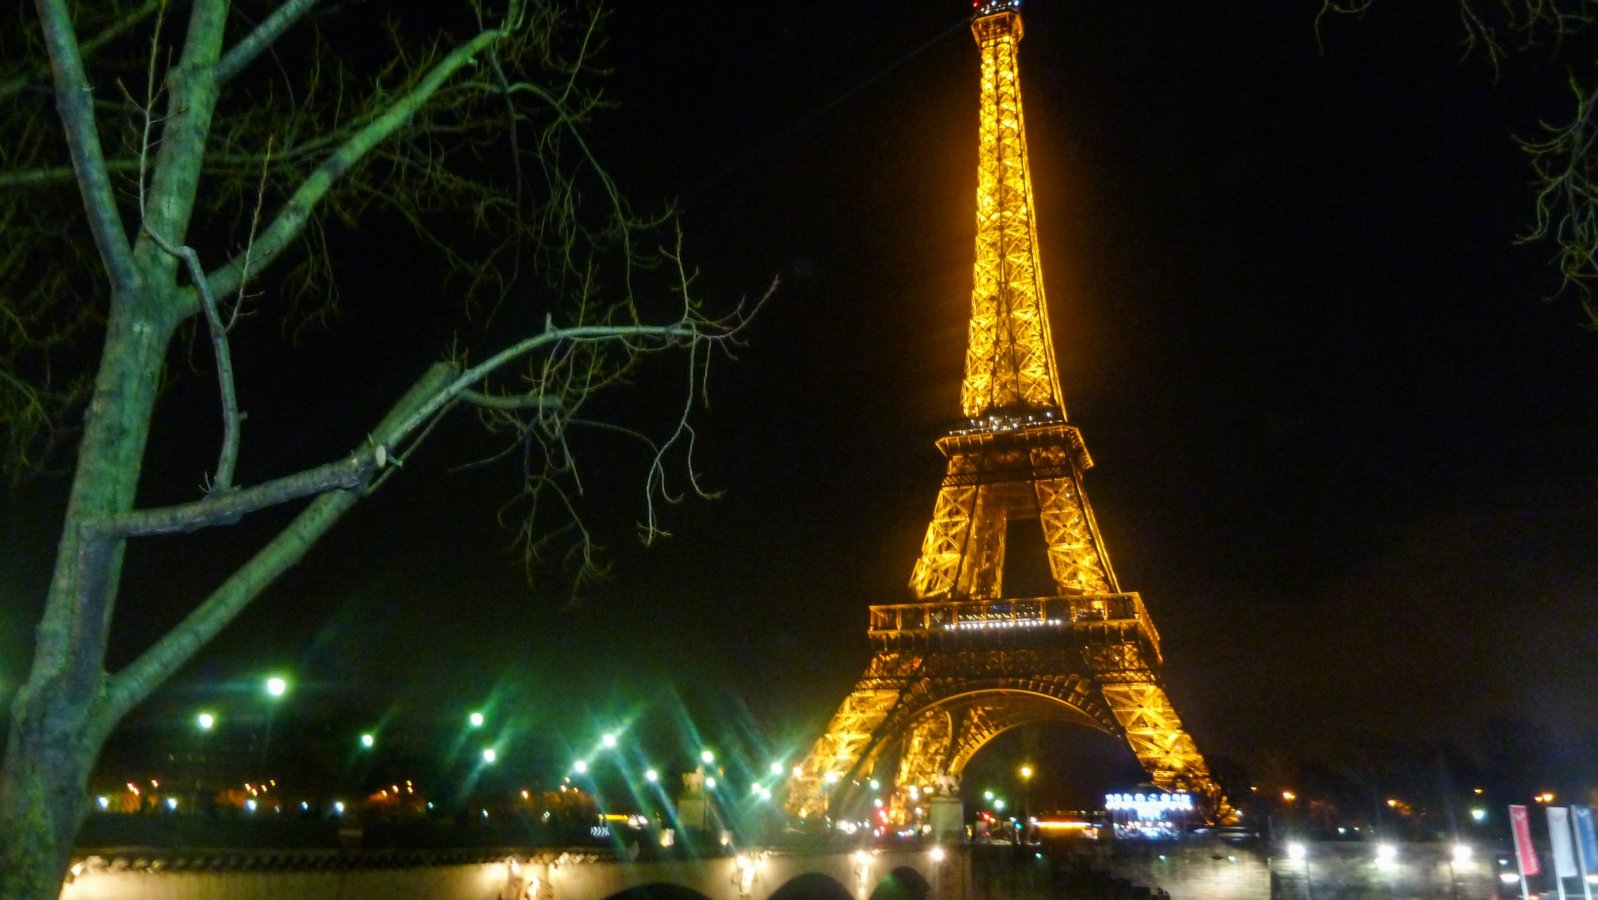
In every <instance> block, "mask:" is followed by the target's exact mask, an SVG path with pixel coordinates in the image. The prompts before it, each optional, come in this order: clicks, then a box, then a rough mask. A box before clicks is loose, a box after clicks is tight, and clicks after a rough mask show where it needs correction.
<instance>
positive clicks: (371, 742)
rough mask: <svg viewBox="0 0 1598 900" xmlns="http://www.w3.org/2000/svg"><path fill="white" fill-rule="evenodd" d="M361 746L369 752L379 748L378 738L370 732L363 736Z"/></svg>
mask: <svg viewBox="0 0 1598 900" xmlns="http://www.w3.org/2000/svg"><path fill="white" fill-rule="evenodd" d="M361 746H362V747H363V748H365V749H367V750H370V749H372V748H373V747H375V746H377V736H376V735H374V734H372V733H371V732H370V731H368V732H366V733H365V734H363V735H361Z"/></svg>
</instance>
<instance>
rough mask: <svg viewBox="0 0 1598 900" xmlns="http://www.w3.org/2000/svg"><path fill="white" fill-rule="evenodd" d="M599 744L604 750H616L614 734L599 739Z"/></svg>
mask: <svg viewBox="0 0 1598 900" xmlns="http://www.w3.org/2000/svg"><path fill="white" fill-rule="evenodd" d="M599 743H600V744H602V745H603V746H604V748H605V749H606V750H614V749H616V736H615V735H614V734H607V735H605V736H604V737H603V738H600V741H599Z"/></svg>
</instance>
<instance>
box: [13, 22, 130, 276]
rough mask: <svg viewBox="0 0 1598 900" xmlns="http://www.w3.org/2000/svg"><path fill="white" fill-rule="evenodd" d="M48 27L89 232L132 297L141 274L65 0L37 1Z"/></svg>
mask: <svg viewBox="0 0 1598 900" xmlns="http://www.w3.org/2000/svg"><path fill="white" fill-rule="evenodd" d="M35 2H36V6H37V7H38V10H39V20H40V22H41V23H42V24H43V25H44V42H45V46H46V47H47V48H48V50H49V53H50V68H51V70H52V71H53V73H54V76H55V97H56V109H57V111H58V112H59V114H60V116H61V124H62V126H63V127H64V128H65V130H66V138H67V149H68V151H69V152H70V153H71V155H72V168H73V170H74V171H75V172H76V173H77V179H78V190H79V193H81V194H82V196H83V206H84V212H85V213H86V214H87V216H88V219H89V230H90V231H91V232H93V234H94V244H95V248H96V249H98V250H99V252H100V260H101V262H102V263H103V264H104V266H105V271H106V275H107V276H108V277H109V278H110V279H111V286H112V290H113V292H117V293H129V292H132V291H133V290H134V288H135V287H136V286H137V284H138V281H139V277H138V271H137V269H136V268H135V267H134V264H133V251H132V247H130V246H129V244H128V236H127V232H126V231H125V230H124V229H123V227H122V217H121V215H120V214H119V213H118V212H117V203H116V194H115V192H113V191H112V189H111V178H110V176H109V175H108V174H107V172H106V168H105V153H104V151H103V150H102V149H101V147H100V132H99V129H98V128H96V127H95V124H94V106H93V91H94V89H93V88H92V87H90V86H89V78H88V75H87V74H86V73H85V72H84V70H83V56H82V55H81V53H80V50H79V47H78V43H77V40H76V37H75V36H74V33H73V26H72V14H71V12H70V11H69V10H68V9H67V6H66V0H35Z"/></svg>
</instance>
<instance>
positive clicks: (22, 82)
mask: <svg viewBox="0 0 1598 900" xmlns="http://www.w3.org/2000/svg"><path fill="white" fill-rule="evenodd" d="M165 2H166V0H144V5H142V6H140V7H138V8H137V9H131V10H129V11H128V12H127V14H126V15H124V16H123V17H122V18H120V19H117V20H116V21H115V22H112V23H111V24H110V25H107V26H106V27H104V28H102V29H100V32H99V33H98V34H96V35H95V36H94V37H91V38H89V39H87V40H82V41H79V42H78V52H79V54H80V55H82V56H93V55H94V51H96V50H98V49H100V48H101V47H103V46H105V45H106V44H109V43H110V42H112V41H114V40H116V39H117V38H118V37H121V36H122V34H123V33H125V32H126V31H127V30H128V29H129V28H132V27H133V26H135V25H137V24H139V23H140V22H142V21H144V20H145V19H146V18H148V17H149V15H150V14H151V13H153V12H155V11H156V10H157V9H159V8H160V7H161V6H162V4H163V3H165ZM43 75H44V73H43V72H35V71H28V72H25V73H23V74H20V75H15V76H13V77H11V78H8V79H6V80H5V81H0V100H4V99H5V98H7V97H9V96H11V95H12V94H17V93H21V92H22V91H24V90H26V89H27V88H28V87H29V86H30V85H32V84H34V83H35V82H36V81H38V80H40V79H41V78H42V77H43Z"/></svg>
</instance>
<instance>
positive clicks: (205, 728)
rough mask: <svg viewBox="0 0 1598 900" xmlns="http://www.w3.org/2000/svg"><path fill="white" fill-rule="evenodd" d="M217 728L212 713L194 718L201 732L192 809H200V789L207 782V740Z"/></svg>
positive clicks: (196, 742) (198, 740)
mask: <svg viewBox="0 0 1598 900" xmlns="http://www.w3.org/2000/svg"><path fill="white" fill-rule="evenodd" d="M215 727H216V716H215V715H213V714H212V713H210V712H201V713H200V714H198V715H196V716H195V717H194V728H195V730H196V731H197V732H199V737H197V738H196V739H195V751H196V752H195V760H194V793H193V795H192V796H190V798H189V808H190V809H199V808H200V789H201V784H202V783H203V782H204V781H205V768H206V766H205V761H206V756H205V739H206V737H207V736H209V735H210V733H211V729H213V728H215Z"/></svg>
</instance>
